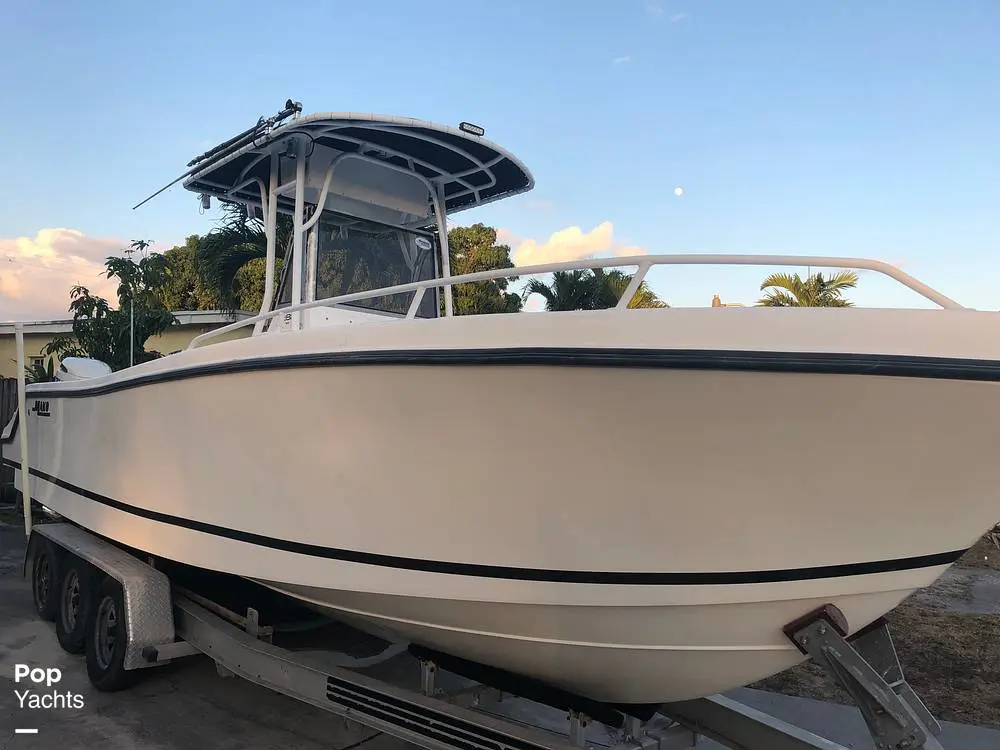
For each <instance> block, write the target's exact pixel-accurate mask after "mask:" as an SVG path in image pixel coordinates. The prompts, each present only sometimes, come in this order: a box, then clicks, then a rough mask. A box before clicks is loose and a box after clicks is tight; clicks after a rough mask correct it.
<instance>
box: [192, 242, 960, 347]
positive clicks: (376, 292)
mask: <svg viewBox="0 0 1000 750" xmlns="http://www.w3.org/2000/svg"><path fill="white" fill-rule="evenodd" d="M707 265H712V266H717V265H721V266H725V265H742V266H815V267H817V268H850V269H856V270H861V271H874V272H875V273H880V274H882V275H884V276H888V277H889V278H891V279H893V280H895V281H898V282H899V283H900V284H902V285H903V286H905V287H907V288H908V289H910V290H912V291H914V292H916V293H917V294H919V295H920V296H922V297H924V298H925V299H928V300H930V301H931V302H933V303H934V304H936V305H938V306H940V307H941V308H943V309H946V310H964V309H965V307H964V306H963V305H960V304H959V303H957V302H956V301H955V300H953V299H951V298H950V297H947V296H945V295H944V294H942V293H941V292H939V291H937V290H936V289H933V288H932V287H930V286H928V285H927V284H924V283H923V282H922V281H919V280H918V279H915V278H914V277H912V276H910V275H909V274H908V273H906V272H905V271H903V270H902V269H900V268H898V267H896V266H894V265H892V264H891V263H886V262H884V261H880V260H871V259H869V258H838V257H827V256H816V255H720V254H708V253H704V254H703V253H698V254H687V255H632V256H628V257H620V258H593V259H589V260H571V261H562V262H559V263H543V264H540V265H534V266H518V267H514V268H500V269H495V270H492V271H477V272H475V273H466V274H461V275H459V276H448V277H445V278H435V279H426V280H424V281H415V282H411V283H408V284H397V285H396V286H389V287H382V288H381V289H369V290H366V291H363V292H354V293H352V294H342V295H339V296H337V297H327V298H325V299H321V300H314V301H312V302H302V303H299V304H297V305H291V306H286V307H280V308H277V309H274V310H269V311H268V312H266V313H262V314H260V315H255V316H253V317H251V318H245V319H243V320H240V321H237V322H236V323H231V324H229V325H226V326H223V327H222V328H216V329H215V330H212V331H208V332H206V333H203V334H201V335H199V336H196V337H195V338H194V339H192V341H191V343H190V344H189V345H188V347H187V348H188V349H194V348H196V347H199V346H201V345H202V344H203V343H204V342H205V341H208V340H209V339H212V338H216V337H218V336H222V335H224V334H226V333H229V332H231V331H235V330H238V329H240V328H243V327H245V326H248V325H255V324H257V323H260V322H264V321H268V320H271V319H272V318H275V317H277V316H279V315H286V314H287V313H291V312H298V311H300V310H309V309H312V308H316V307H331V306H333V305H340V304H347V303H349V302H359V301H361V300H366V299H374V298H377V297H388V296H391V295H395V294H405V293H407V292H413V293H414V294H413V299H412V300H411V302H410V306H409V308H408V310H407V312H406V315H405V317H404V318H403V319H404V320H409V319H412V318H414V317H415V316H416V313H417V310H418V309H419V308H420V303H421V301H422V300H423V297H424V293H425V292H426V291H427V290H428V289H434V288H439V287H452V286H454V285H456V284H470V283H474V282H477V281H492V280H494V279H505V278H511V277H517V276H536V275H539V274H546V273H553V272H556V271H577V270H586V269H595V268H630V267H634V268H635V269H636V271H635V273H634V275H633V276H632V281H631V282H630V283H629V285H628V287H626V289H625V291H624V292H623V293H622V296H621V299H620V300H619V302H618V304H617V305H616V306H615V307H614V308H611V309H613V310H626V309H628V303H629V302H630V301H631V300H632V297H633V296H634V295H635V293H636V291H638V289H639V286H640V285H641V284H642V282H643V281H644V280H645V278H646V274H647V273H649V269H651V268H653V267H654V266H707ZM445 317H450V316H448V315H446V316H445Z"/></svg>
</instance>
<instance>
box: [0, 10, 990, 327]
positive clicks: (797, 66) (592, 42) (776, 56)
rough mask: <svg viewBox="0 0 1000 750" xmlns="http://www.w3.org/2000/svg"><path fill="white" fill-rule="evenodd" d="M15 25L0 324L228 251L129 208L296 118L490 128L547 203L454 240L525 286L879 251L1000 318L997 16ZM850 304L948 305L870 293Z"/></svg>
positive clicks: (258, 18) (7, 21) (754, 292)
mask: <svg viewBox="0 0 1000 750" xmlns="http://www.w3.org/2000/svg"><path fill="white" fill-rule="evenodd" d="M5 6H6V7H5V8H4V11H3V13H4V22H3V24H0V70H3V71H4V74H3V75H4V84H3V96H2V102H3V103H2V104H0V114H2V115H3V116H2V117H0V140H2V142H3V143H4V144H6V145H5V147H4V148H3V157H4V158H3V168H2V174H3V176H4V179H3V181H2V183H0V184H2V187H0V320H14V319H32V318H34V319H38V318H58V317H66V316H67V313H66V307H67V304H68V292H69V288H70V287H71V286H72V285H73V284H75V283H82V284H84V285H88V286H90V288H92V289H94V290H95V291H98V292H103V293H106V294H111V295H112V296H113V289H112V288H111V287H109V286H108V285H107V282H106V281H103V282H102V280H101V279H100V277H99V274H100V270H101V263H102V262H103V259H104V258H105V257H106V256H107V255H108V254H109V253H113V252H118V250H119V249H120V248H121V247H123V246H124V245H125V244H126V243H127V242H128V241H129V240H132V239H148V240H152V241H153V242H154V243H155V244H154V246H153V247H154V249H157V250H160V251H163V250H166V249H168V248H169V247H171V246H172V245H174V244H178V243H180V242H182V241H183V239H184V238H185V237H186V236H187V235H189V234H193V233H204V232H207V231H208V230H210V229H211V227H212V226H213V219H214V218H215V216H216V214H215V212H214V211H212V212H208V213H205V214H203V213H202V212H201V211H200V210H199V207H198V202H197V198H196V196H194V195H193V194H191V193H189V192H187V191H185V190H184V189H183V188H182V187H180V186H179V185H178V186H175V187H174V188H172V189H170V190H169V191H168V192H166V193H164V194H163V195H161V196H160V197H158V198H156V199H154V200H153V201H150V202H149V203H147V204H146V205H144V206H143V207H142V208H140V209H138V210H132V206H133V205H135V204H136V203H138V202H139V201H140V200H142V199H143V198H145V197H146V196H147V195H149V194H150V193H152V192H154V191H155V190H157V189H159V188H160V187H161V186H163V185H164V184H166V183H167V182H169V181H170V180H172V179H174V178H175V177H177V176H179V175H180V174H181V173H183V172H184V171H185V170H186V166H185V165H186V163H187V162H188V160H190V159H191V158H192V157H194V156H195V155H197V154H199V153H201V152H202V151H204V150H205V149H206V148H208V147H211V146H213V145H215V144H216V143H219V142H221V141H223V140H225V139H227V138H229V137H230V136H232V135H234V134H236V133H237V132H239V131H241V130H243V129H245V128H246V127H249V126H250V125H251V124H253V123H254V122H255V121H256V120H257V118H258V117H260V116H261V115H270V114H272V113H274V112H276V111H277V110H279V109H280V108H281V107H282V106H283V104H284V102H285V100H286V99H287V98H292V99H295V100H298V101H301V102H302V103H303V105H304V112H305V113H310V112H323V111H358V112H375V113H381V114H393V115H400V116H408V117H416V118H421V119H426V120H431V121H434V122H440V123H444V124H450V125H456V124H457V123H458V122H460V121H462V120H466V121H471V122H474V123H477V124H479V125H482V126H483V127H484V128H485V129H486V137H487V138H489V139H491V140H493V141H495V142H497V143H500V144H502V145H503V146H505V147H506V148H508V149H509V150H511V151H512V152H513V153H515V154H516V155H518V156H519V157H520V158H521V159H522V160H523V161H524V162H525V163H526V164H527V165H528V167H529V168H530V169H531V170H532V172H533V174H534V176H535V181H536V186H535V189H534V190H533V191H531V192H530V193H527V194H525V195H522V196H518V197H515V198H512V199H509V200H507V201H504V202H501V203H498V204H493V205H490V206H486V207H482V208H478V209H474V210H470V211H467V212H461V213H458V214H455V215H454V216H453V217H452V222H453V223H456V224H471V223H474V222H476V221H482V222H485V223H487V224H490V225H492V226H495V227H497V228H498V229H499V230H501V237H502V238H503V239H504V241H506V242H507V243H508V244H510V245H511V247H512V249H513V251H514V257H515V260H516V261H517V262H518V263H519V264H522V265H523V264H524V263H527V262H545V261H548V260H566V259H572V258H578V257H591V256H594V257H603V256H609V255H623V254H636V253H644V254H651V253H655V254H661V253H727V254H732V253H737V254H748V253H752V254H790V255H825V256H829V255H833V256H849V257H857V256H862V257H871V258H875V259H880V260H885V261H889V262H892V263H896V264H898V265H900V266H901V267H902V269H903V270H905V271H906V272H907V273H910V274H913V275H914V276H916V277H917V278H919V279H920V280H921V281H924V282H925V283H927V284H929V285H930V286H932V287H934V288H936V289H938V290H939V291H941V292H942V293H944V294H946V295H948V296H950V297H952V298H954V299H956V300H957V301H958V302H960V303H962V304H964V305H967V306H970V307H975V308H979V309H987V310H997V309H1000V284H998V281H1000V247H998V245H1000V148H998V141H1000V135H998V133H1000V126H998V122H1000V75H998V74H997V71H1000V3H998V2H996V0H952V2H949V3H942V2H940V1H937V2H930V1H929V0H905V1H904V0H838V2H826V3H818V2H801V1H800V0H755V2H747V1H746V0H572V1H571V0H544V1H540V0H533V1H532V2H528V1H525V0H505V2H502V3H487V2H473V1H472V0H469V1H468V2H464V3H461V2H457V1H454V0H453V1H451V2H445V1H444V0H420V1H419V2H417V1H414V0H406V1H404V0H382V2H379V3H377V4H376V3H358V2H352V3H346V2H339V1H335V0H296V2H295V3H293V4H287V5H286V4H279V3H273V2H271V3H263V2H251V1H250V0H240V2H235V1H233V0H216V1H215V2H212V3H205V2H197V3H195V2H189V1H188V0H172V1H171V2H170V3H146V4H136V3H125V2H119V1H118V0H102V2H101V3H82V2H69V1H67V0H50V1H49V2H46V3H6V4H5ZM678 187H680V188H682V189H683V194H682V195H680V196H678V195H676V194H675V188H678ZM774 270H780V269H777V268H775V267H756V266H752V267H730V266H696V267H680V266H667V267H661V268H658V269H654V271H652V272H651V274H650V277H649V278H650V280H651V282H652V284H653V286H654V289H655V291H657V292H658V293H659V294H660V295H661V296H662V297H663V298H664V299H666V300H667V301H668V302H669V303H670V304H671V305H674V306H703V305H709V304H711V300H712V297H713V295H715V294H718V295H719V296H720V297H721V298H722V300H723V301H724V302H739V303H744V304H752V303H753V302H754V301H755V300H756V299H757V298H758V297H759V296H760V292H759V286H760V281H761V280H762V279H763V278H764V277H765V276H766V275H767V274H768V273H770V272H771V271H774ZM788 270H790V271H793V272H795V271H797V272H800V273H803V274H805V273H806V272H807V270H808V269H807V268H806V267H804V266H803V267H792V268H789V269H788ZM850 298H851V299H852V300H853V301H854V302H855V303H856V304H858V305H863V306H902V307H924V306H933V305H932V304H931V303H929V302H927V301H925V300H922V298H920V297H919V296H918V295H916V294H915V293H914V292H912V291H910V290H908V289H906V288H904V287H901V286H900V285H898V284H897V283H896V282H894V281H892V280H890V279H886V278H883V277H878V276H876V275H874V274H872V273H867V272H866V273H864V274H862V277H861V281H860V284H859V287H858V289H856V290H854V291H853V292H852V293H851V294H850ZM535 304H537V301H536V302H535Z"/></svg>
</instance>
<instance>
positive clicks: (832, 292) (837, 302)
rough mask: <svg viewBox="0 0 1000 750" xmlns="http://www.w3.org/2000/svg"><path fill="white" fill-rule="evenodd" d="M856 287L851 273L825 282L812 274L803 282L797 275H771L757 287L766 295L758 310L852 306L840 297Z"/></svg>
mask: <svg viewBox="0 0 1000 750" xmlns="http://www.w3.org/2000/svg"><path fill="white" fill-rule="evenodd" d="M857 285H858V274H857V273H855V272H854V271H840V272H839V273H836V274H833V275H831V276H830V278H828V279H824V278H823V274H822V273H815V274H810V275H809V276H808V277H807V278H806V279H805V280H803V279H802V278H801V277H800V276H799V275H798V274H797V273H796V274H788V273H772V274H771V275H770V276H768V277H767V278H766V279H764V281H763V282H762V283H761V285H760V289H761V291H762V292H765V294H764V296H763V297H761V298H760V299H759V300H758V301H757V307H853V306H854V304H853V303H852V302H849V301H847V300H846V299H843V297H842V295H843V294H844V292H846V291H847V290H848V289H853V288H854V287H856V286H857ZM765 290H766V291H765Z"/></svg>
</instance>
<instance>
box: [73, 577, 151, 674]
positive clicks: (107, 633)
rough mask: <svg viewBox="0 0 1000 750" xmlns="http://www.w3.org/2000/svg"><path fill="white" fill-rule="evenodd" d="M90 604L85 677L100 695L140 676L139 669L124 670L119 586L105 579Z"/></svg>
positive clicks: (124, 635) (124, 633) (122, 607)
mask: <svg viewBox="0 0 1000 750" xmlns="http://www.w3.org/2000/svg"><path fill="white" fill-rule="evenodd" d="M92 602H93V604H92V607H91V612H90V617H88V618H87V632H86V646H85V649H84V652H85V653H86V657H87V677H89V678H90V684H91V685H93V686H94V687H95V688H97V689H98V690H100V691H102V692H113V691H116V690H124V689H125V688H127V687H130V686H131V685H132V684H133V683H135V681H136V680H137V679H138V677H139V673H138V670H134V669H132V670H127V669H125V647H126V646H127V645H128V637H127V631H126V626H125V599H124V596H123V593H122V587H121V584H120V583H118V581H116V580H115V579H114V578H112V577H111V576H106V577H105V578H104V580H103V581H101V584H100V586H99V587H98V589H97V595H96V596H95V597H93V599H92Z"/></svg>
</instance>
